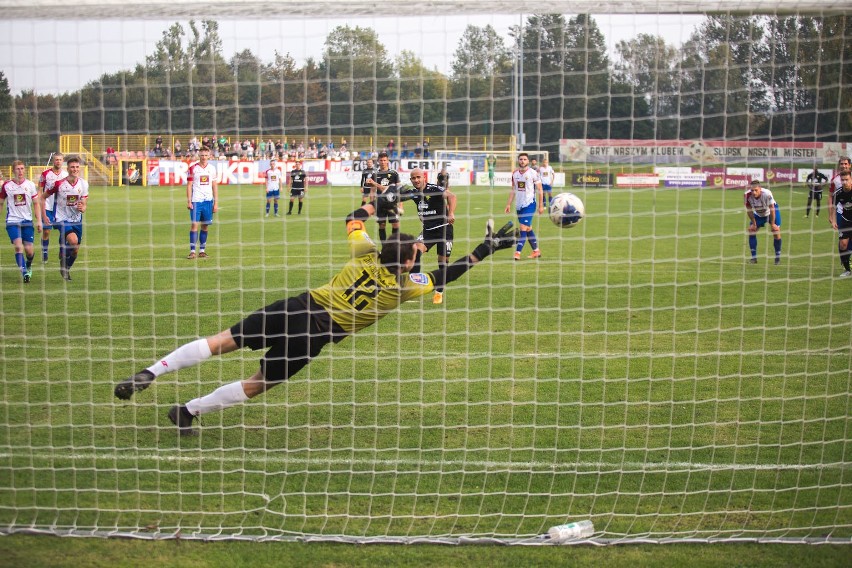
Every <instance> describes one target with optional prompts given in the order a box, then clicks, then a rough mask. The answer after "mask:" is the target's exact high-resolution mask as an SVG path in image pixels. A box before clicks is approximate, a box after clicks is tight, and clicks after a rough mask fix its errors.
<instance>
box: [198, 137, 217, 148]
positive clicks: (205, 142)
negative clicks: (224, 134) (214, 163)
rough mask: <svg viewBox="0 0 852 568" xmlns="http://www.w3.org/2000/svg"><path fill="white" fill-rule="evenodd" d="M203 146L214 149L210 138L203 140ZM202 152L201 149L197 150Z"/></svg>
mask: <svg viewBox="0 0 852 568" xmlns="http://www.w3.org/2000/svg"><path fill="white" fill-rule="evenodd" d="M201 146H203V147H205V148H212V147H213V141H212V140H211V139H210V137H209V136H205V137H204V138H202V139H201ZM200 150H201V147H198V148H196V151H200Z"/></svg>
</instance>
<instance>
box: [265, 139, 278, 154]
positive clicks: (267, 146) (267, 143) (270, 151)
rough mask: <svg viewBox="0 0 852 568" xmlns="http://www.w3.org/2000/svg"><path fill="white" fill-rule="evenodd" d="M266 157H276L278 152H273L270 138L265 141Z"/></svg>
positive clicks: (273, 148) (273, 146) (273, 145)
mask: <svg viewBox="0 0 852 568" xmlns="http://www.w3.org/2000/svg"><path fill="white" fill-rule="evenodd" d="M266 157H267V158H269V159H272V158H277V157H278V154H276V153H275V144H273V143H272V138H270V139H269V140H267V141H266Z"/></svg>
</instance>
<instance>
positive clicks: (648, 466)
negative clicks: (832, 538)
mask: <svg viewBox="0 0 852 568" xmlns="http://www.w3.org/2000/svg"><path fill="white" fill-rule="evenodd" d="M10 458H24V459H35V460H75V461H76V460H99V461H103V460H109V461H121V462H125V461H152V462H166V463H197V462H201V461H207V462H213V463H216V462H222V463H237V464H240V463H241V464H251V465H263V464H276V465H284V464H289V465H300V466H351V467H364V466H373V467H375V466H382V467H401V466H402V467H413V468H418V469H419V468H435V469H438V470H444V469H453V470H454V469H455V468H461V469H463V470H465V471H468V470H469V469H471V468H473V469H499V470H509V471H516V472H524V471H531V470H550V471H564V472H571V471H579V470H591V471H595V470H601V469H604V470H614V471H619V472H622V473H631V472H654V471H659V472H665V473H676V472H682V471H781V470H786V471H818V470H824V469H831V470H846V469H852V463H829V464H791V463H781V464H737V463H702V462H684V461H673V462H639V461H626V462H617V461H614V462H604V461H579V462H563V463H551V462H542V461H533V462H516V461H490V460H488V461H484V460H425V459H405V458H397V459H344V458H302V457H297V456H268V455H267V456H257V455H252V454H249V455H243V456H210V455H205V456H188V455H183V454H177V453H169V452H142V453H132V452H131V451H129V450H122V451H121V452H113V451H103V452H98V453H96V454H95V453H70V454H69V453H61V454H52V453H40V452H21V453H19V454H18V453H11V452H4V453H0V459H10ZM364 473H369V472H368V471H365V472H364ZM421 473H428V472H421ZM436 473H437V472H436ZM448 473H449V472H448Z"/></svg>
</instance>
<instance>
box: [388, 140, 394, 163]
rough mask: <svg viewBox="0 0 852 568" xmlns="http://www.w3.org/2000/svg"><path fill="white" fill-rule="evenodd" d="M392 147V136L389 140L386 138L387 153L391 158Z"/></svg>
mask: <svg viewBox="0 0 852 568" xmlns="http://www.w3.org/2000/svg"><path fill="white" fill-rule="evenodd" d="M393 149H394V143H393V138H391V139H390V140H388V155H389V156H390V157H391V158H393V157H394V156H393Z"/></svg>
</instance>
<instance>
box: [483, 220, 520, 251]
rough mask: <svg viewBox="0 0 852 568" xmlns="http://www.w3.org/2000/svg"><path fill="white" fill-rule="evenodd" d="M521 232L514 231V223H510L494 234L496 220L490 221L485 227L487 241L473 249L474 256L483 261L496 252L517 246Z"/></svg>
mask: <svg viewBox="0 0 852 568" xmlns="http://www.w3.org/2000/svg"><path fill="white" fill-rule="evenodd" d="M520 235H521V232H520V231H519V230H518V229H515V230H514V231H513V230H512V222H511V221H509V222H508V223H506V224H505V225H503V226H502V227H500V230H499V231H497V232H496V233H495V232H494V220H493V219H489V220H488V223H487V224H486V225H485V241H484V242H483V243H482V244H481V245H479V246H477V247H476V248H475V249H473V253H472V254H473V256H475V257H476V258H477V259H478V260H482V259H483V258H485V257H486V256H488V255H490V254H492V253H493V252H494V251H495V250H502V249H507V248H511V247H513V246H515V243H517V242H518V237H519V236H520Z"/></svg>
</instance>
